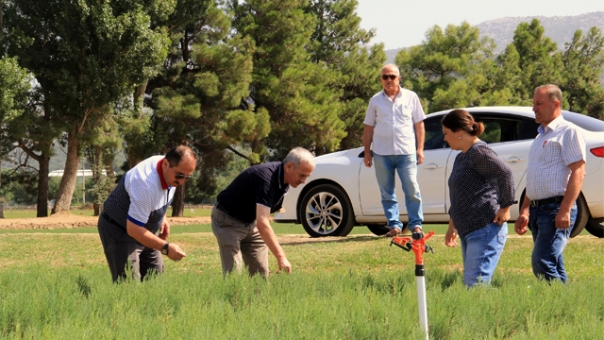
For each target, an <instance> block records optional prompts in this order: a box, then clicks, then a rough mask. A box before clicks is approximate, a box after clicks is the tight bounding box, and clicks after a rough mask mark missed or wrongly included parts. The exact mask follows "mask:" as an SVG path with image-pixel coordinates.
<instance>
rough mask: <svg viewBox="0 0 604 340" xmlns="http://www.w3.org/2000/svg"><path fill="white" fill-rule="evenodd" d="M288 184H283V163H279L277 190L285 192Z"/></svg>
mask: <svg viewBox="0 0 604 340" xmlns="http://www.w3.org/2000/svg"><path fill="white" fill-rule="evenodd" d="M288 187H289V184H285V163H283V162H281V165H279V189H281V190H287V188H288Z"/></svg>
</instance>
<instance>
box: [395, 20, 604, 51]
mask: <svg viewBox="0 0 604 340" xmlns="http://www.w3.org/2000/svg"><path fill="white" fill-rule="evenodd" d="M534 18H537V19H539V21H540V22H541V25H542V26H543V27H544V28H545V35H546V36H548V37H549V38H550V39H552V40H553V41H555V42H556V43H557V44H558V48H559V49H560V50H563V49H564V44H565V43H567V42H569V41H570V40H571V39H572V37H573V34H575V31H576V30H582V31H583V33H584V34H586V33H587V31H588V30H589V29H590V28H592V27H594V26H596V27H598V28H600V29H601V30H602V31H604V11H602V12H591V13H585V14H581V15H574V16H562V17H543V16H536V17H513V18H511V17H506V18H500V19H494V20H489V21H485V22H482V23H480V24H478V25H476V27H478V29H479V30H480V34H481V36H487V37H490V38H492V39H493V40H495V43H496V44H497V47H496V49H495V52H497V53H498V52H501V51H503V50H504V49H505V47H506V45H507V44H509V43H510V42H512V39H513V38H514V31H515V30H516V28H517V27H518V25H519V24H520V23H521V22H531V20H533V19H534ZM443 28H444V27H443ZM400 50H401V49H400V48H399V49H393V50H387V51H386V56H387V60H388V62H394V58H395V57H396V54H397V53H398V51H400Z"/></svg>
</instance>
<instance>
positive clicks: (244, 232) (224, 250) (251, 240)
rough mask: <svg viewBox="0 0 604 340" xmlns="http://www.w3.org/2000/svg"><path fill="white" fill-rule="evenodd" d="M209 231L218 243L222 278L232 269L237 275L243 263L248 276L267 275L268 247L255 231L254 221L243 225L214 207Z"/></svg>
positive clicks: (256, 230)
mask: <svg viewBox="0 0 604 340" xmlns="http://www.w3.org/2000/svg"><path fill="white" fill-rule="evenodd" d="M212 232H213V233H214V235H215V236H216V240H217V241H218V248H219V249H220V261H221V262H222V273H223V274H224V275H226V274H228V273H231V272H232V271H233V269H235V268H236V269H237V271H238V272H239V273H240V272H241V270H242V266H243V263H242V261H243V262H244V263H245V265H246V266H247V267H248V271H249V273H250V275H255V274H261V275H262V276H264V277H267V276H268V274H269V270H268V247H267V246H266V244H265V243H264V240H263V239H262V237H261V236H260V233H259V232H258V228H257V227H256V221H254V222H252V223H245V222H242V221H239V220H237V219H235V218H233V217H231V216H229V215H228V214H226V213H224V212H223V211H221V210H219V209H217V208H216V207H214V208H213V209H212Z"/></svg>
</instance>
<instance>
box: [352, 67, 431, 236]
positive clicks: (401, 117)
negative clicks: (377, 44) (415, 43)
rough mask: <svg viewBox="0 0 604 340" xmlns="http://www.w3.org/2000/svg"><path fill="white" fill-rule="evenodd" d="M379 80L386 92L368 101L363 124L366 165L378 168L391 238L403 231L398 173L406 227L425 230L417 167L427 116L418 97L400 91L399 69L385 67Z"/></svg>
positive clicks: (421, 155)
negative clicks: (407, 217) (397, 194)
mask: <svg viewBox="0 0 604 340" xmlns="http://www.w3.org/2000/svg"><path fill="white" fill-rule="evenodd" d="M380 78H381V81H382V87H383V88H384V90H383V91H380V92H379V93H377V94H376V95H374V96H373V97H372V98H371V100H369V105H368V107H367V113H366V115H365V121H364V122H363V124H365V129H364V132H363V145H364V147H365V159H364V163H365V166H367V167H371V166H372V165H373V164H375V174H376V177H377V181H378V185H379V187H380V192H381V195H382V207H383V208H384V214H385V215H386V219H387V220H388V228H390V231H389V232H388V233H387V234H386V235H387V236H390V237H392V236H396V235H398V234H400V233H401V232H402V228H403V223H401V221H400V218H399V208H398V201H397V199H396V191H395V178H394V174H395V172H397V173H398V176H399V178H400V180H401V183H402V187H403V192H404V193H405V206H406V207H407V214H408V216H409V223H408V225H407V227H408V228H409V230H411V231H414V232H421V230H422V222H423V219H424V214H423V211H422V199H421V194H420V190H419V185H418V183H417V165H418V164H422V162H423V161H424V136H425V131H424V119H425V118H426V115H425V114H424V110H423V108H422V105H421V103H420V101H419V98H418V96H417V94H415V92H412V91H409V90H406V89H403V88H401V87H400V85H399V82H400V80H401V77H400V73H399V69H398V67H397V66H396V65H393V64H388V65H386V66H384V67H383V68H382V72H381V77H380ZM372 143H373V151H372V149H371V146H372Z"/></svg>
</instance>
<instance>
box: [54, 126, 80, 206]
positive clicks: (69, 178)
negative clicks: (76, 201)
mask: <svg viewBox="0 0 604 340" xmlns="http://www.w3.org/2000/svg"><path fill="white" fill-rule="evenodd" d="M79 144H80V141H79V139H78V138H77V133H76V131H75V130H71V131H69V132H68V135H67V159H66V160H65V170H64V172H63V177H62V178H61V184H60V185H59V192H58V193H57V199H56V201H55V206H54V207H53V208H52V213H53V214H56V213H60V212H63V211H69V208H70V207H71V199H72V198H73V193H74V191H75V186H76V182H77V176H78V168H79V166H80V155H79V153H78V151H79Z"/></svg>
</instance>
